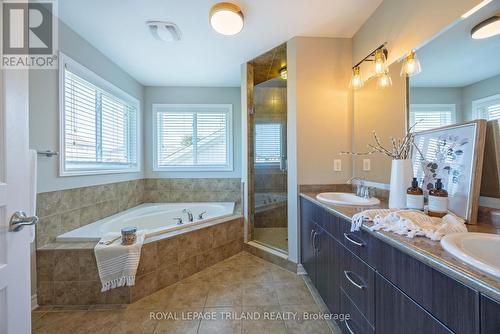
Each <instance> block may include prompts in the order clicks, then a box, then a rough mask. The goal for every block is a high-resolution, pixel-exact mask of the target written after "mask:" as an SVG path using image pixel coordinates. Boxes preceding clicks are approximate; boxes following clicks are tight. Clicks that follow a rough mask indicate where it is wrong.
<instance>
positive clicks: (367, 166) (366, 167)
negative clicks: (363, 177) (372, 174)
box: [363, 159, 371, 172]
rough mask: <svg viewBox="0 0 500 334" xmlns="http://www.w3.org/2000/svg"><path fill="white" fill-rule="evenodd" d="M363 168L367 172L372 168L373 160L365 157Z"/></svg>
mask: <svg viewBox="0 0 500 334" xmlns="http://www.w3.org/2000/svg"><path fill="white" fill-rule="evenodd" d="M363 170H364V171H365V172H367V171H369V170H371V160H370V159H363Z"/></svg>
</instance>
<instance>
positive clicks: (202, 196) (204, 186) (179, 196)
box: [144, 178, 241, 212]
mask: <svg viewBox="0 0 500 334" xmlns="http://www.w3.org/2000/svg"><path fill="white" fill-rule="evenodd" d="M144 189H145V196H144V201H145V203H162V202H163V203H178V202H236V209H235V211H236V212H241V179H237V178H231V179H228V178H221V179H210V178H206V179H146V180H145V188H144Z"/></svg>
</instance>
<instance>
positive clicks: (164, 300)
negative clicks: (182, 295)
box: [127, 285, 177, 311]
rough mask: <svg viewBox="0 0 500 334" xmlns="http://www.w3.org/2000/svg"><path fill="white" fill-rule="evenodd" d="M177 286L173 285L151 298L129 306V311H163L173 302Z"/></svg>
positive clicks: (147, 297) (152, 295)
mask: <svg viewBox="0 0 500 334" xmlns="http://www.w3.org/2000/svg"><path fill="white" fill-rule="evenodd" d="M176 289H177V285H171V286H169V287H166V288H164V289H161V290H159V291H157V292H155V293H153V294H151V295H149V296H146V297H144V298H141V299H139V300H138V301H136V302H134V303H132V304H129V305H127V309H129V310H156V311H163V310H164V309H166V308H167V306H168V305H169V304H170V302H171V301H172V298H173V296H174V293H175V290H176Z"/></svg>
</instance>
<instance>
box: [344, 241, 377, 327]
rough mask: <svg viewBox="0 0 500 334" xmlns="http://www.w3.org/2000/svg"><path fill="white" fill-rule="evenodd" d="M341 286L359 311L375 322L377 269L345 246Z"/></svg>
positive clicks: (371, 321) (371, 322)
mask: <svg viewBox="0 0 500 334" xmlns="http://www.w3.org/2000/svg"><path fill="white" fill-rule="evenodd" d="M342 263H343V265H342V270H341V273H340V275H341V286H342V289H343V290H344V292H345V293H346V294H347V295H348V296H349V298H350V299H351V300H352V302H353V303H354V304H355V305H356V307H357V308H358V309H359V311H360V312H361V313H362V314H363V315H364V316H365V318H366V319H367V320H368V321H369V322H370V324H372V325H373V323H374V322H375V271H374V270H373V269H372V268H370V267H369V266H368V265H367V264H366V263H364V262H363V261H362V260H360V259H359V258H358V257H356V256H355V255H354V254H352V253H351V252H350V251H349V250H347V249H345V248H344V256H343V261H342Z"/></svg>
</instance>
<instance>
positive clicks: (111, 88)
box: [58, 52, 142, 176]
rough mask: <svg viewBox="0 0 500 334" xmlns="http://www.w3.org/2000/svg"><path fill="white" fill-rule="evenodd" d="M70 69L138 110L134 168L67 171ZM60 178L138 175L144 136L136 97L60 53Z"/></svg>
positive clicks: (140, 111)
mask: <svg viewBox="0 0 500 334" xmlns="http://www.w3.org/2000/svg"><path fill="white" fill-rule="evenodd" d="M68 67H69V68H70V69H71V70H72V72H74V73H75V74H78V76H80V77H82V78H83V79H85V80H87V81H89V82H90V83H92V84H94V85H96V86H97V87H99V88H101V89H102V90H104V91H106V92H108V93H111V94H113V95H114V96H116V97H117V98H119V99H121V100H123V101H124V102H126V103H129V104H131V105H133V106H135V107H136V108H137V115H136V117H137V119H136V124H137V129H136V134H137V138H136V146H137V147H136V156H137V162H136V163H135V165H134V166H132V167H128V168H117V167H115V168H102V167H100V166H99V168H87V169H82V170H71V171H68V170H66V167H65V145H64V138H65V129H64V124H65V114H64V70H65V69H66V68H68ZM58 77H59V84H58V86H59V92H58V93H59V176H77V175H97V174H121V173H137V172H140V171H141V161H142V159H141V156H142V155H141V152H142V150H141V144H142V134H141V132H142V131H141V126H142V124H141V119H142V110H141V103H140V101H139V100H138V99H136V98H135V97H133V96H131V95H129V94H128V93H127V92H125V91H123V90H122V89H120V88H118V87H116V86H115V85H113V84H112V83H110V82H109V81H107V80H105V79H103V78H102V77H100V76H99V75H98V74H96V73H95V72H93V71H91V70H90V69H88V68H86V67H85V66H83V65H81V64H79V63H77V62H76V61H75V60H73V59H71V58H70V57H68V56H66V55H65V54H64V53H62V52H59V76H58Z"/></svg>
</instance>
